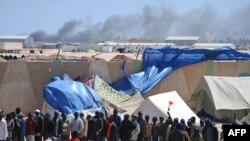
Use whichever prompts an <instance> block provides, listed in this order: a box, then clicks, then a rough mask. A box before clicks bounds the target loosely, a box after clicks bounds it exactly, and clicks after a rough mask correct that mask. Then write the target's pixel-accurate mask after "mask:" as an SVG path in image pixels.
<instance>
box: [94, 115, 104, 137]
mask: <svg viewBox="0 0 250 141" xmlns="http://www.w3.org/2000/svg"><path fill="white" fill-rule="evenodd" d="M94 122H95V136H94V141H101V131H102V129H103V127H104V126H103V120H102V118H101V117H100V112H99V111H96V112H95V117H94Z"/></svg>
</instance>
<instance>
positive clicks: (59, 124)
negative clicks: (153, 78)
mask: <svg viewBox="0 0 250 141" xmlns="http://www.w3.org/2000/svg"><path fill="white" fill-rule="evenodd" d="M53 123H54V125H55V131H54V136H55V137H58V138H60V137H61V134H62V119H61V118H60V117H59V112H58V111H55V112H54V117H53Z"/></svg>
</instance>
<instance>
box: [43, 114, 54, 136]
mask: <svg viewBox="0 0 250 141" xmlns="http://www.w3.org/2000/svg"><path fill="white" fill-rule="evenodd" d="M54 131H55V125H54V123H53V121H52V120H51V119H50V114H49V113H46V114H45V116H44V132H43V138H44V140H46V139H48V138H49V137H52V136H53V135H54Z"/></svg>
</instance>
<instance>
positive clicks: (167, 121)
mask: <svg viewBox="0 0 250 141" xmlns="http://www.w3.org/2000/svg"><path fill="white" fill-rule="evenodd" d="M165 123H166V124H168V125H169V124H173V122H172V120H171V119H170V118H167V119H166V122H165Z"/></svg>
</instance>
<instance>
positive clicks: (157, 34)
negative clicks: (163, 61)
mask: <svg viewBox="0 0 250 141" xmlns="http://www.w3.org/2000/svg"><path fill="white" fill-rule="evenodd" d="M160 2H161V1H160ZM161 3H162V2H161ZM249 13H250V4H248V5H245V6H244V7H241V8H239V9H235V10H234V11H232V13H231V14H230V15H228V16H223V17H221V15H220V14H219V13H218V12H217V10H216V8H214V7H212V6H211V5H203V6H202V7H200V8H196V9H193V10H190V11H187V12H185V13H184V14H179V13H177V12H176V11H175V10H173V9H171V8H167V7H164V6H161V7H160V8H158V9H157V8H154V7H150V6H144V8H143V9H142V10H141V11H140V12H138V13H135V14H131V15H123V16H121V15H112V16H110V17H109V18H108V19H106V20H105V21H104V22H100V23H95V24H92V23H91V21H89V19H87V20H85V21H84V20H82V21H77V20H70V21H68V22H66V23H64V24H63V26H62V27H61V28H60V29H59V30H58V32H56V33H55V34H47V33H46V32H45V31H42V30H41V31H36V32H33V33H32V34H31V36H32V37H33V38H34V40H35V41H44V42H58V41H63V42H98V41H107V40H126V39H127V38H146V39H154V40H158V41H159V40H160V41H163V40H164V38H165V37H166V36H169V35H178V36H203V35H204V34H205V32H206V31H210V32H213V33H214V35H215V37H216V38H219V39H222V38H226V37H228V36H234V37H236V38H240V37H244V38H249V37H250V36H249V35H250V28H249V25H250V19H249V18H247V17H249V15H248V14H249ZM79 27H81V29H82V30H80V28H79Z"/></svg>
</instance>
